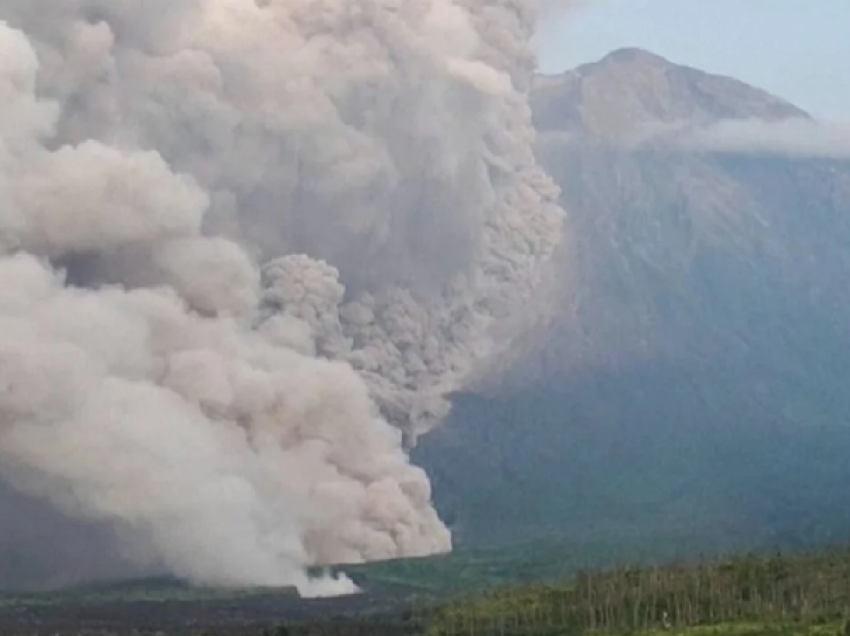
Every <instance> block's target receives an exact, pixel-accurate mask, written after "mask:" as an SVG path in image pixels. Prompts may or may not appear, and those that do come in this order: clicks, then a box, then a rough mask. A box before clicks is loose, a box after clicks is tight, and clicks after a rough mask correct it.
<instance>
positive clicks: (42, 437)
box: [0, 0, 562, 594]
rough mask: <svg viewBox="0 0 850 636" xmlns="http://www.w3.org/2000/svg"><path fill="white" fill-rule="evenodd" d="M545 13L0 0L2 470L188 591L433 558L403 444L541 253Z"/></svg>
mask: <svg viewBox="0 0 850 636" xmlns="http://www.w3.org/2000/svg"><path fill="white" fill-rule="evenodd" d="M533 9H534V7H533V6H530V4H529V5H527V4H526V3H524V2H507V1H505V2H498V3H497V2H491V3H483V2H475V1H473V0H469V1H467V2H449V1H446V0H444V1H439V0H412V1H410V2H398V1H397V0H396V1H391V0H372V1H369V0H360V1H356V2H351V1H345V2H342V1H340V2H331V1H321V0H285V1H284V0H267V1H266V2H254V1H250V0H168V1H167V2H166V1H165V0H155V1H151V0H108V1H107V0H67V1H64V2H62V3H56V2H55V0H6V1H5V2H4V3H3V6H2V7H0V19H1V20H5V22H2V23H0V322H2V327H1V328H0V474H2V476H3V477H4V478H5V479H6V480H7V481H8V482H9V483H11V484H12V485H13V486H15V487H16V488H18V489H20V490H21V491H23V492H26V493H29V494H32V495H35V496H38V497H42V498H45V499H47V500H49V501H50V502H51V503H52V505H54V506H56V507H58V508H59V509H61V510H62V511H63V512H65V513H66V514H68V515H70V516H76V517H82V518H85V519H92V520H96V521H100V522H105V523H109V524H112V525H114V526H115V527H117V528H120V529H121V534H122V536H124V538H125V539H126V540H127V543H128V544H131V543H132V544H133V552H134V554H135V555H136V556H138V555H139V554H144V555H146V556H145V558H146V559H147V560H148V561H153V562H156V563H157V564H158V565H159V566H161V567H163V568H166V569H167V570H169V571H170V572H173V573H174V574H176V575H178V576H181V577H184V578H186V579H188V580H191V581H194V582H197V583H203V584H222V585H234V584H235V585H256V584H262V585H290V584H294V585H297V586H299V589H300V590H301V591H302V593H304V594H325V593H339V592H345V591H351V590H352V589H353V586H352V584H351V583H350V582H349V581H347V579H344V578H342V579H338V580H337V579H322V580H310V579H309V578H308V577H307V575H306V574H305V569H306V568H307V567H308V566H311V565H316V564H329V563H356V562H362V561H368V560H376V559H388V558H395V557H403V556H416V555H427V554H432V553H438V552H444V551H447V550H449V549H450V548H451V541H450V535H449V532H448V531H447V529H446V528H445V526H444V525H443V524H442V522H441V521H440V520H439V518H438V517H437V515H436V513H435V512H434V509H433V507H432V505H431V493H430V486H429V483H428V480H427V477H426V476H425V475H424V474H423V473H422V471H420V470H419V469H418V468H416V467H413V466H411V465H410V464H409V462H408V459H407V456H406V454H405V452H404V449H403V446H402V439H401V438H402V431H404V432H406V433H408V434H412V435H415V434H416V433H419V432H422V431H425V430H428V429H429V428H431V427H432V426H434V425H435V424H437V423H438V422H439V421H440V419H441V418H442V417H443V416H444V415H445V413H446V408H447V406H446V402H445V400H444V398H443V395H444V394H445V393H446V392H448V391H451V390H453V389H456V388H458V387H459V386H460V385H461V383H462V382H463V381H464V379H465V378H467V377H469V375H470V374H471V373H473V372H474V371H475V370H476V369H478V368H480V366H481V364H482V361H485V362H483V364H486V356H487V355H488V354H489V353H492V352H493V351H494V349H495V343H496V342H497V341H498V342H499V343H500V345H501V346H506V345H507V343H509V342H510V339H511V336H512V335H513V334H514V333H515V332H516V330H517V329H518V328H519V326H521V325H523V324H526V323H527V322H528V320H530V319H532V318H533V315H534V312H531V310H530V309H529V308H531V307H537V305H536V304H535V303H534V302H533V301H534V300H535V294H534V291H535V290H536V289H539V286H540V284H541V283H542V282H543V281H544V280H545V279H546V272H547V269H546V264H547V263H548V261H549V257H550V256H551V254H552V252H553V250H554V248H555V246H556V245H557V243H558V241H559V237H560V227H561V226H560V224H561V216H562V212H561V210H560V209H559V208H558V207H557V206H556V204H555V200H556V198H557V191H556V189H555V188H554V186H553V185H552V183H551V181H550V180H549V179H548V177H546V175H545V174H543V173H542V172H541V170H540V169H539V168H538V167H537V166H536V164H535V162H534V159H533V156H532V152H531V144H532V142H533V131H532V130H531V127H530V124H529V121H530V117H529V111H528V106H527V103H526V100H525V91H526V89H527V87H528V84H529V78H530V73H531V72H532V70H533V58H532V57H531V55H530V53H529V49H528V46H527V41H528V38H529V37H530V34H531V27H532V25H533V19H534V11H533ZM494 334H498V337H496V335H494Z"/></svg>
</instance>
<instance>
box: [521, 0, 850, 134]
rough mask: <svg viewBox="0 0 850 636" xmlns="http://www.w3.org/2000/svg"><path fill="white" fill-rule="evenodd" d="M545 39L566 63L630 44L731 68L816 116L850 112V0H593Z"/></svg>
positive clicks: (555, 58) (551, 53)
mask: <svg viewBox="0 0 850 636" xmlns="http://www.w3.org/2000/svg"><path fill="white" fill-rule="evenodd" d="M586 4H587V7H586V8H584V9H581V10H579V11H577V12H576V13H574V14H573V15H571V16H570V17H568V18H566V19H564V20H560V21H557V22H554V21H553V22H550V23H549V24H548V25H547V26H546V27H545V28H544V29H543V30H542V32H541V34H540V35H539V37H538V47H539V51H540V57H541V67H542V70H543V71H545V72H555V71H562V70H565V69H567V68H571V67H573V66H576V65H578V64H581V63H584V62H589V61H594V60H597V59H599V58H600V57H602V56H603V55H605V54H606V53H608V52H610V51H612V50H614V49H617V48H621V47H624V46H639V47H641V48H646V49H649V50H651V51H653V52H655V53H658V54H660V55H663V56H664V57H666V58H668V59H669V60H671V61H673V62H678V63H682V64H687V65H689V66H694V67H697V68H700V69H703V70H706V71H710V72H714V73H721V74H724V75H732V76H734V77H737V78H738V79H741V80H744V81H746V82H748V83H751V84H755V85H757V86H759V87H761V88H764V89H766V90H768V91H770V92H772V93H774V94H776V95H779V96H780V97H784V98H785V99H788V100H790V101H791V102H793V103H795V104H796V105H798V106H800V107H801V108H804V109H806V110H808V111H809V112H811V113H812V114H814V115H815V116H817V117H821V118H824V119H829V120H839V121H848V120H850V0H589V1H588V2H587V3H586Z"/></svg>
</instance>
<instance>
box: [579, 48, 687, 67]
mask: <svg viewBox="0 0 850 636" xmlns="http://www.w3.org/2000/svg"><path fill="white" fill-rule="evenodd" d="M596 64H651V65H659V64H663V65H672V63H671V62H670V61H668V60H666V59H665V58H663V57H661V56H660V55H657V54H655V53H653V52H652V51H647V50H646V49H641V48H638V47H625V48H621V49H617V50H615V51H611V52H610V53H608V54H607V55H606V56H605V57H603V58H602V59H601V60H599V62H597V63H596Z"/></svg>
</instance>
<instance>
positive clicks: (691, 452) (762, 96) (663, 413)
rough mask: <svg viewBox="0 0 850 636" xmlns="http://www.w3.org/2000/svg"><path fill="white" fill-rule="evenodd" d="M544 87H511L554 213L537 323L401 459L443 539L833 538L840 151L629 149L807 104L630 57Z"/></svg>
mask: <svg viewBox="0 0 850 636" xmlns="http://www.w3.org/2000/svg"><path fill="white" fill-rule="evenodd" d="M558 77H559V78H560V79H557V78H555V79H553V78H543V79H539V80H538V85H537V88H536V92H535V93H534V94H533V95H532V105H533V106H534V115H535V121H536V122H537V124H538V126H539V127H540V130H541V139H540V142H539V143H538V148H537V152H538V158H539V160H540V161H541V163H542V164H543V165H544V167H546V169H547V170H548V172H549V174H550V175H551V176H552V177H553V179H554V180H555V181H556V183H557V184H558V185H559V186H560V187H561V190H562V195H561V203H562V205H563V206H564V208H565V209H566V210H567V212H568V216H569V220H568V224H567V230H566V235H565V240H564V244H563V249H562V251H561V254H560V255H559V263H558V266H559V270H558V271H559V273H560V275H561V282H560V287H559V290H558V291H559V294H560V297H559V298H558V299H557V312H556V318H555V319H554V320H553V321H552V322H551V323H550V324H546V325H543V326H541V327H540V328H539V329H537V330H535V331H533V332H531V333H529V334H527V335H526V336H525V337H524V338H523V339H521V340H520V342H518V343H517V346H516V347H515V348H514V350H513V351H512V352H511V354H510V355H509V356H507V357H506V358H505V359H502V360H499V361H496V362H494V363H493V365H492V367H493V369H492V371H491V373H490V374H489V377H488V378H486V379H485V380H484V381H482V382H479V383H478V384H476V385H475V386H473V387H469V388H468V390H467V391H466V392H465V393H463V394H460V395H458V396H457V397H456V398H455V409H454V411H453V413H452V415H451V417H450V421H449V422H447V424H446V425H445V426H444V427H442V428H441V429H440V430H438V431H436V432H435V433H433V434H432V435H429V436H425V437H424V438H423V439H422V440H421V444H420V447H418V448H417V449H416V450H415V452H414V457H415V459H416V461H417V462H418V463H420V465H422V466H423V467H424V468H425V469H426V471H427V472H429V474H431V475H432V480H433V483H434V491H435V493H436V499H437V502H438V505H439V507H440V509H441V510H442V511H443V512H444V514H446V515H447V516H448V517H449V518H450V519H451V521H452V523H453V525H454V529H455V531H456V533H457V536H458V542H459V544H461V545H462V544H463V543H464V542H468V543H472V544H475V543H476V542H480V541H491V540H492V541H507V540H512V539H516V538H517V537H522V536H526V535H532V534H534V533H537V532H558V533H561V534H562V535H563V536H565V537H567V538H568V539H571V540H572V541H574V543H575V545H576V547H577V548H576V549H581V546H582V545H585V544H586V543H587V542H588V541H590V540H591V539H593V538H596V539H599V538H602V537H605V540H607V541H608V542H609V544H610V545H616V544H618V542H622V541H624V540H625V539H624V535H630V536H632V537H633V538H634V537H638V538H640V540H641V541H644V542H647V543H650V544H652V543H653V541H655V542H656V543H658V542H663V541H664V540H665V539H664V538H663V537H664V536H669V535H670V534H672V535H676V536H678V537H679V538H680V539H681V540H682V541H683V543H684V544H688V545H692V546H697V547H699V546H710V547H716V548H724V547H738V548H740V547H758V546H765V545H770V546H773V545H777V546H779V545H803V544H806V543H812V542H814V543H817V542H820V541H830V540H835V539H836V538H839V539H846V538H850V518H848V515H847V514H845V513H844V512H843V511H844V510H848V509H850V493H847V492H846V490H847V489H846V488H845V484H846V483H847V482H848V481H850V467H848V466H847V465H846V464H847V462H846V461H845V460H844V459H843V458H844V457H845V456H846V453H847V452H848V451H850V427H848V425H847V423H848V422H850V397H847V396H846V395H845V394H846V391H845V389H844V387H846V386H847V384H848V383H850V364H848V363H847V361H846V357H847V356H846V353H845V352H846V351H848V350H850V327H848V325H850V293H848V290H847V289H846V288H845V287H846V286H845V285H843V284H842V281H844V280H846V279H847V278H848V277H850V162H849V161H846V160H840V159H835V158H820V157H814V158H800V157H794V156H784V155H781V154H776V155H771V156H765V155H763V154H762V153H759V152H753V153H748V152H746V151H740V150H738V151H736V152H716V151H711V150H702V149H694V150H688V149H684V150H683V149H681V148H671V147H667V146H665V145H664V144H663V143H662V144H655V145H647V146H635V145H634V144H632V143H631V140H632V139H633V138H634V136H635V134H636V133H640V131H641V130H643V129H646V128H647V127H650V128H651V127H652V126H657V127H659V128H663V126H665V125H668V124H673V123H681V122H683V121H684V122H685V123H686V124H688V125H691V126H695V127H700V126H710V125H712V124H714V123H716V122H718V121H723V120H727V119H729V118H738V119H742V120H764V121H778V120H782V119H801V118H802V119H806V118H810V116H809V115H808V114H807V113H805V111H803V110H802V109H799V108H797V107H796V106H793V105H791V104H789V103H787V102H785V101H784V100H781V99H779V98H775V97H773V96H771V95H769V94H768V93H766V92H764V91H761V90H760V89H757V88H754V87H748V86H747V85H745V84H743V83H742V82H738V81H737V80H730V79H729V78H720V77H719V76H712V75H710V74H706V73H702V72H701V71H696V70H694V69H689V68H687V67H682V66H678V65H674V64H672V63H670V62H668V61H667V60H664V58H661V57H660V56H655V55H653V54H649V53H647V52H643V51H636V50H633V49H627V50H624V51H620V52H615V53H613V54H611V55H609V56H606V57H605V58H603V60H601V61H599V62H596V63H592V64H588V65H584V66H582V67H579V69H576V70H574V71H569V72H567V73H564V74H562V75H560V76H558ZM588 78H590V79H588ZM588 86H590V87H591V88H590V89H588V88H587V87H588ZM742 87H743V88H742Z"/></svg>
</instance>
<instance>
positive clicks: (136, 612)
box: [0, 550, 850, 636]
mask: <svg viewBox="0 0 850 636" xmlns="http://www.w3.org/2000/svg"><path fill="white" fill-rule="evenodd" d="M552 556H553V555H551V554H549V555H548V556H547V558H551V557H552ZM478 558H479V559H482V562H481V563H478V564H477V565H475V564H473V562H472V559H471V557H470V556H469V555H467V561H466V567H467V570H466V573H467V575H468V577H472V576H473V572H475V571H476V568H479V571H480V569H481V568H484V570H487V564H486V562H483V558H484V555H483V553H479V554H478ZM429 563H430V565H429ZM504 566H505V562H502V563H501V564H496V565H494V566H492V570H491V571H492V573H494V577H495V579H498V578H499V577H500V576H502V575H503V574H504V572H502V571H500V568H501V567H504ZM429 567H431V568H433V569H432V570H431V571H430V573H429V572H427V570H428V568H429ZM453 567H457V564H454V565H452V564H451V560H450V559H449V558H446V559H439V560H423V561H421V562H417V561H414V562H409V563H404V564H401V563H399V564H379V565H377V566H372V567H369V568H364V569H363V570H362V571H358V577H359V578H360V580H361V582H363V583H364V585H366V589H367V591H366V593H364V594H362V595H358V596H355V597H347V598H344V599H326V600H320V601H311V602H305V601H301V600H300V599H298V598H297V597H295V596H294V595H293V594H292V593H289V592H286V591H283V592H281V591H269V590H253V591H242V592H239V593H235V592H224V591H218V592H208V591H202V590H192V589H189V588H186V587H184V586H180V585H177V584H175V583H173V582H168V581H158V582H157V581H150V582H147V583H145V584H135V585H132V586H112V587H92V588H87V589H84V590H76V591H74V592H68V593H64V594H56V595H32V596H7V597H0V633H2V634H10V635H12V634H22V635H23V634H28V635H32V634H42V633H43V634H47V633H50V634H74V635H82V634H86V635H94V634H97V635H104V634H117V633H160V634H186V635H189V634H192V635H195V636H200V635H201V634H207V635H210V636H211V635H213V634H222V635H223V634H228V635H229V636H239V635H242V636H249V635H251V636H260V635H263V636H337V635H338V636H343V635H345V636H352V635H361V634H362V635H363V636H367V635H368V636H383V635H386V636H465V635H470V636H616V635H620V634H630V635H632V634H643V635H646V636H662V635H664V636H679V635H684V636H850V550H830V551H823V552H820V553H814V554H805V555H781V554H772V555H762V556H756V555H749V556H746V557H742V558H735V559H728V560H723V561H706V562H701V563H695V564H691V565H686V564H682V563H674V564H671V565H667V566H663V567H662V566H650V567H627V568H625V567H624V568H619V569H612V570H609V571H596V572H578V573H577V574H576V575H575V576H574V577H572V578H571V579H570V580H568V581H562V582H560V583H557V582H549V583H525V584H515V585H513V586H510V587H504V586H500V587H496V588H491V589H489V590H486V591H478V592H459V591H458V590H460V589H463V588H464V583H463V582H462V581H461V582H460V583H458V582H455V584H454V585H450V586H447V589H445V590H440V589H438V579H437V576H438V574H437V573H438V572H440V571H441V568H443V569H442V574H443V575H445V576H447V577H449V576H451V571H452V568H453ZM370 570H371V573H370ZM393 571H394V572H395V575H393V574H392V572H393ZM458 571H459V572H461V573H462V572H463V569H460V570H455V572H458ZM426 574H427V575H426ZM394 576H395V577H396V578H394ZM432 576H433V578H432V579H430V581H431V582H430V583H426V582H427V581H428V580H429V577H432ZM370 577H371V578H370ZM417 577H419V579H420V581H421V582H420V584H419V585H418V586H416V585H411V583H410V580H411V579H415V578H417ZM495 579H494V580H495ZM444 581H448V579H444ZM394 585H400V587H395V588H394V587H393V586H394ZM393 591H394V592H393ZM391 592H393V593H391Z"/></svg>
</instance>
